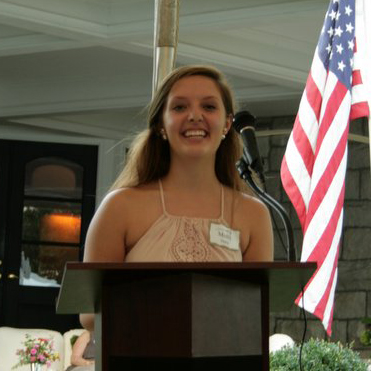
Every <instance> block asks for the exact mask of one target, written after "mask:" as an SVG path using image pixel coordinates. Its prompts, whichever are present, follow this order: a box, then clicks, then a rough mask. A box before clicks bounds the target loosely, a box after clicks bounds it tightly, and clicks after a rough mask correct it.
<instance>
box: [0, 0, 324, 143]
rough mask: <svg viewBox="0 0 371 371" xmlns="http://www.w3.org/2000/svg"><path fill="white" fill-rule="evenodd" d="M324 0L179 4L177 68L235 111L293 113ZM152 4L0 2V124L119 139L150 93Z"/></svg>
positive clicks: (141, 0)
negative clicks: (199, 74) (191, 73)
mask: <svg viewBox="0 0 371 371" xmlns="http://www.w3.org/2000/svg"><path fill="white" fill-rule="evenodd" d="M327 6H328V0H228V1H227V0H181V1H180V25H179V44H178V53H177V63H178V64H188V63H209V64H210V63H211V64H214V65H216V66H217V67H219V68H221V69H222V70H223V71H224V72H225V73H226V74H227V76H228V78H229V80H230V82H231V84H232V86H233V87H234V89H235V92H236V97H237V98H238V101H239V102H240V104H241V106H242V107H248V108H249V109H251V110H252V111H253V112H254V113H255V114H256V115H258V116H273V115H285V114H295V112H296V111H297V108H298V104H299V101H300V96H301V94H302V91H303V88H304V84H305V81H306V78H307V75H308V71H309V68H310V63H311V60H312V56H313V53H314V50H315V47H316V43H317V39H318V35H319V32H320V29H321V27H322V22H323V18H324V15H325V13H326V10H327ZM153 29H154V0H5V1H0V130H1V128H3V129H5V128H6V129H7V130H12V128H14V130H19V129H22V128H25V127H27V128H32V130H39V131H40V130H45V131H48V132H55V133H58V132H61V133H66V132H68V133H75V134H76V135H90V136H97V137H103V138H111V139H120V138H122V136H123V135H125V132H126V130H128V129H127V128H131V129H133V128H136V127H138V126H140V124H142V123H143V117H142V116H141V115H140V112H141V111H142V109H143V107H144V106H145V104H146V103H147V102H148V101H149V99H150V97H151V89H152V87H151V84H152V65H153V56H152V55H153Z"/></svg>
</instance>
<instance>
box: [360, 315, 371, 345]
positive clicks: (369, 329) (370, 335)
mask: <svg viewBox="0 0 371 371" xmlns="http://www.w3.org/2000/svg"><path fill="white" fill-rule="evenodd" d="M362 323H364V324H365V330H364V331H362V333H361V335H360V337H359V340H360V342H361V343H362V345H365V346H366V347H369V346H370V345H371V318H369V317H366V318H364V319H363V320H362Z"/></svg>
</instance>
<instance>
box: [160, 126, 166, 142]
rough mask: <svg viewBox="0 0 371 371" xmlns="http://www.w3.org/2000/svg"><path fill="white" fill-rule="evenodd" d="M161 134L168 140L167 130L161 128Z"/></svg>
mask: <svg viewBox="0 0 371 371" xmlns="http://www.w3.org/2000/svg"><path fill="white" fill-rule="evenodd" d="M160 134H161V136H162V139H163V140H167V135H166V133H165V129H164V128H161V130H160Z"/></svg>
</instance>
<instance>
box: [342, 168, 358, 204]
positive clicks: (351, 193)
mask: <svg viewBox="0 0 371 371" xmlns="http://www.w3.org/2000/svg"><path fill="white" fill-rule="evenodd" d="M360 178H361V174H360V172H359V171H356V170H348V171H347V174H346V178H345V199H346V200H358V199H359V198H360Z"/></svg>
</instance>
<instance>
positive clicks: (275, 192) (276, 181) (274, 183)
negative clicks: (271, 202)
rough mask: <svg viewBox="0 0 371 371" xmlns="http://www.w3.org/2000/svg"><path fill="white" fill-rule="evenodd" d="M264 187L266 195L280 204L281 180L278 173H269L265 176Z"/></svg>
mask: <svg viewBox="0 0 371 371" xmlns="http://www.w3.org/2000/svg"><path fill="white" fill-rule="evenodd" d="M265 185H266V190H267V193H268V194H269V195H270V196H271V197H273V198H274V199H275V200H277V201H278V202H280V200H281V198H282V186H281V178H280V174H279V173H278V172H276V171H275V172H269V173H266V175H265Z"/></svg>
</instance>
